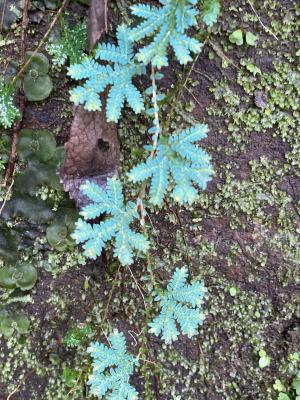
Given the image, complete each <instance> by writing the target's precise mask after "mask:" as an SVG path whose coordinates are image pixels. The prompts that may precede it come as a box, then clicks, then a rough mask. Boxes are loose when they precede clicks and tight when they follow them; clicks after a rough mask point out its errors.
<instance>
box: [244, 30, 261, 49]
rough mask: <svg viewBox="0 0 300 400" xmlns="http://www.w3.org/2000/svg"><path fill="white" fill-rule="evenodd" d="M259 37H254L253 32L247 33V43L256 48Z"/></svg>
mask: <svg viewBox="0 0 300 400" xmlns="http://www.w3.org/2000/svg"><path fill="white" fill-rule="evenodd" d="M257 40H258V36H256V35H254V34H253V33H252V32H246V43H247V44H248V45H249V46H256V42H257Z"/></svg>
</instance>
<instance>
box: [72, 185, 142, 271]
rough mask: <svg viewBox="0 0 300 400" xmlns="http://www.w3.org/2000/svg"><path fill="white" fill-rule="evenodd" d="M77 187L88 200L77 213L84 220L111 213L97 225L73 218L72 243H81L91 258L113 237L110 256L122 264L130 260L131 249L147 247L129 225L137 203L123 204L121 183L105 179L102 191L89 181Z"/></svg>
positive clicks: (127, 263) (139, 250)
mask: <svg viewBox="0 0 300 400" xmlns="http://www.w3.org/2000/svg"><path fill="white" fill-rule="evenodd" d="M81 190H82V191H83V193H84V194H85V195H86V196H87V197H88V198H89V199H90V200H91V201H92V202H91V203H90V204H88V205H87V206H85V207H84V208H83V209H82V210H81V212H80V214H81V215H82V216H83V218H84V219H85V220H89V219H94V218H96V217H99V216H100V215H101V214H104V213H108V214H110V215H111V216H110V217H108V218H106V219H105V220H104V221H102V222H100V223H99V224H96V223H95V224H90V223H89V222H86V221H85V220H83V219H79V220H78V221H77V223H76V229H75V232H74V233H73V234H72V237H73V239H75V241H76V243H84V244H83V248H84V254H85V256H87V257H89V258H93V259H95V258H96V257H97V256H99V255H100V254H101V252H102V249H103V248H104V246H105V243H106V242H107V241H109V240H111V239H113V238H115V241H114V248H115V249H114V256H115V257H118V259H119V260H120V263H121V264H122V265H129V264H131V263H132V262H133V251H134V250H137V251H138V252H146V251H147V250H148V248H149V242H148V240H147V239H146V237H145V236H144V235H142V234H141V233H138V232H135V231H133V230H132V229H131V228H130V224H131V223H132V222H133V221H134V220H135V219H136V218H138V212H137V205H136V203H133V202H128V203H127V204H124V198H123V194H122V184H121V182H120V181H119V180H118V179H117V178H110V179H108V181H107V189H106V190H103V189H102V188H101V187H100V186H99V185H97V184H95V183H93V182H91V181H86V182H85V184H84V185H82V186H81Z"/></svg>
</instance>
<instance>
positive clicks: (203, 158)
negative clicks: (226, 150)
mask: <svg viewBox="0 0 300 400" xmlns="http://www.w3.org/2000/svg"><path fill="white" fill-rule="evenodd" d="M206 132H207V126H206V125H202V124H198V125H196V126H194V127H192V128H189V129H186V130H184V131H182V132H180V133H177V134H174V135H171V136H169V137H166V136H161V137H160V139H159V141H158V145H157V150H156V155H155V157H153V158H151V157H149V158H148V160H147V161H146V162H145V163H142V164H139V165H137V166H135V167H134V168H133V169H132V170H131V171H130V172H129V178H130V180H131V181H133V182H140V181H143V180H146V179H148V178H151V186H150V201H151V202H152V204H154V205H158V206H161V205H162V202H163V199H164V197H165V195H166V192H167V190H168V188H169V180H170V179H169V178H170V176H172V178H173V179H172V184H173V191H172V194H171V196H172V197H173V198H174V200H175V201H177V202H178V203H180V204H183V203H188V204H192V203H193V202H194V201H195V200H196V197H197V190H196V189H195V188H194V186H193V184H196V185H197V186H199V187H200V188H202V189H205V188H206V184H207V182H208V181H209V180H210V179H211V175H212V166H211V162H210V157H209V155H208V154H207V153H206V152H205V151H204V150H203V149H201V148H200V147H198V146H196V145H195V144H194V142H196V141H198V140H201V139H203V138H204V137H205V136H206Z"/></svg>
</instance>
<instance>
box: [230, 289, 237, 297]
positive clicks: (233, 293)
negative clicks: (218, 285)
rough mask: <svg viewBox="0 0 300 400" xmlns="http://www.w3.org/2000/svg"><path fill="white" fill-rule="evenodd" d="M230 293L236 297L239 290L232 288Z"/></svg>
mask: <svg viewBox="0 0 300 400" xmlns="http://www.w3.org/2000/svg"><path fill="white" fill-rule="evenodd" d="M229 293H230V296H232V297H234V296H236V295H237V288H236V287H234V286H231V288H230V289H229Z"/></svg>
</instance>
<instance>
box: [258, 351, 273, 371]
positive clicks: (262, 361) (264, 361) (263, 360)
mask: <svg viewBox="0 0 300 400" xmlns="http://www.w3.org/2000/svg"><path fill="white" fill-rule="evenodd" d="M258 355H259V357H260V358H259V362H258V365H259V368H265V367H268V366H269V365H270V363H271V357H270V356H268V355H267V353H266V352H265V350H260V351H259V353H258Z"/></svg>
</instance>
